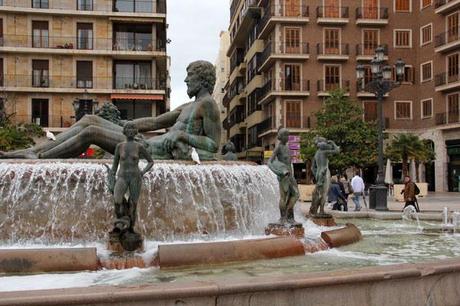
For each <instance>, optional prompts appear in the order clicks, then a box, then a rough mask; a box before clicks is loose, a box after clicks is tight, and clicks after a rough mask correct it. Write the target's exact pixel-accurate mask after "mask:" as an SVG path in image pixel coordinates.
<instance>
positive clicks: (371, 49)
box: [356, 44, 388, 61]
mask: <svg viewBox="0 0 460 306" xmlns="http://www.w3.org/2000/svg"><path fill="white" fill-rule="evenodd" d="M379 46H381V47H383V54H384V60H386V61H387V60H388V45H387V44H384V45H365V44H357V45H356V60H357V61H371V60H372V59H373V58H374V56H375V49H377V47H379Z"/></svg>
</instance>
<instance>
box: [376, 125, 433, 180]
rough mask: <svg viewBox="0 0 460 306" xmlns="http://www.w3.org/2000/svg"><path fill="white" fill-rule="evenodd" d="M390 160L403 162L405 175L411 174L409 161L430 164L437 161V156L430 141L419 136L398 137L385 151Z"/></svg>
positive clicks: (405, 135)
mask: <svg viewBox="0 0 460 306" xmlns="http://www.w3.org/2000/svg"><path fill="white" fill-rule="evenodd" d="M385 153H386V155H387V157H388V158H390V159H391V160H394V161H401V162H402V170H403V175H404V176H406V175H408V174H409V165H408V163H409V160H410V159H414V160H415V161H416V162H418V163H420V162H429V161H432V160H434V159H435V154H434V151H433V147H432V146H431V143H430V141H429V140H428V141H427V140H422V139H420V138H419V137H418V136H417V135H413V134H399V135H396V136H395V137H394V138H393V139H392V140H391V142H390V143H389V145H388V146H387V147H386V149H385ZM414 179H415V178H414Z"/></svg>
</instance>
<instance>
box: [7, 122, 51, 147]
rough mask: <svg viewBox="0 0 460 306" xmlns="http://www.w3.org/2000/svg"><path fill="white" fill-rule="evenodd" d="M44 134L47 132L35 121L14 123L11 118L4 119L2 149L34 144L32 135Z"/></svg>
mask: <svg viewBox="0 0 460 306" xmlns="http://www.w3.org/2000/svg"><path fill="white" fill-rule="evenodd" d="M43 135H45V132H44V131H43V130H42V128H41V127H40V126H38V125H36V124H35V123H26V124H21V125H13V124H11V122H10V120H9V119H6V120H3V121H2V123H1V125H0V151H12V150H18V149H25V148H28V147H30V146H31V145H33V144H34V140H33V139H32V137H39V136H43Z"/></svg>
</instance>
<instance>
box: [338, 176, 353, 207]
mask: <svg viewBox="0 0 460 306" xmlns="http://www.w3.org/2000/svg"><path fill="white" fill-rule="evenodd" d="M339 182H340V183H341V184H342V186H343V193H344V196H345V199H346V200H347V201H348V196H349V195H350V193H352V190H351V185H350V181H349V180H348V176H347V175H346V174H344V175H342V176H339Z"/></svg>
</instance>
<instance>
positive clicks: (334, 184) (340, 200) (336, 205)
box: [327, 176, 348, 211]
mask: <svg viewBox="0 0 460 306" xmlns="http://www.w3.org/2000/svg"><path fill="white" fill-rule="evenodd" d="M327 198H328V201H329V202H330V203H331V204H332V210H343V211H348V205H347V200H346V199H345V196H344V195H343V193H342V190H341V189H340V186H339V183H338V181H337V177H336V176H333V177H332V178H331V187H330V188H329V192H328V195H327Z"/></svg>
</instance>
